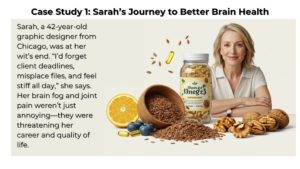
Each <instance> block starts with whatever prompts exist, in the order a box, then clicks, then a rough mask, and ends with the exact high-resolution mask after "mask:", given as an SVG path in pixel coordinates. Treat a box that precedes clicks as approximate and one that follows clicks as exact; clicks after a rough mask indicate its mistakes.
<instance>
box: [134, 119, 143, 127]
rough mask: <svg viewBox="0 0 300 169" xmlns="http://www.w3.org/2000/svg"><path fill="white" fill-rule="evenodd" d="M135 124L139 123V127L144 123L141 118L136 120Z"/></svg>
mask: <svg viewBox="0 0 300 169" xmlns="http://www.w3.org/2000/svg"><path fill="white" fill-rule="evenodd" d="M135 124H137V125H139V128H140V127H141V126H142V125H143V124H144V123H143V122H142V121H141V120H138V121H136V122H135Z"/></svg>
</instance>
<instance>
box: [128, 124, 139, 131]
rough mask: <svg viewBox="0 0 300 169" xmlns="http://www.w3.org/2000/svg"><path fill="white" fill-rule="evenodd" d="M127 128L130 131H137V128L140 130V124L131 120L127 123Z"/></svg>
mask: <svg viewBox="0 0 300 169" xmlns="http://www.w3.org/2000/svg"><path fill="white" fill-rule="evenodd" d="M127 130H128V131H129V132H133V131H136V130H139V125H138V124H136V123H134V122H131V123H129V124H128V125H127Z"/></svg>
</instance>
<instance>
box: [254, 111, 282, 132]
mask: <svg viewBox="0 0 300 169" xmlns="http://www.w3.org/2000/svg"><path fill="white" fill-rule="evenodd" d="M257 120H258V122H260V123H262V124H263V125H264V126H265V127H266V129H267V131H275V130H277V129H278V127H279V123H277V121H276V119H275V118H274V117H273V116H271V115H268V114H264V115H261V116H259V117H258V118H257Z"/></svg>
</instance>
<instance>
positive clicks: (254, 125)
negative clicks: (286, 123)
mask: <svg viewBox="0 0 300 169" xmlns="http://www.w3.org/2000/svg"><path fill="white" fill-rule="evenodd" d="M247 125H248V126H250V134H256V135H262V134H264V133H265V132H266V131H267V129H266V127H265V126H264V125H263V124H261V123H260V122H258V121H257V120H252V121H251V122H248V123H247Z"/></svg>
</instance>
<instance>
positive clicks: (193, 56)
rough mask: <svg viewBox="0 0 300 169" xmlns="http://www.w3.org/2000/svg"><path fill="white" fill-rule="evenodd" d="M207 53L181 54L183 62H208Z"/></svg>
mask: <svg viewBox="0 0 300 169" xmlns="http://www.w3.org/2000/svg"><path fill="white" fill-rule="evenodd" d="M208 56H209V54H208V53H186V54H183V60H204V61H208Z"/></svg>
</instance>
